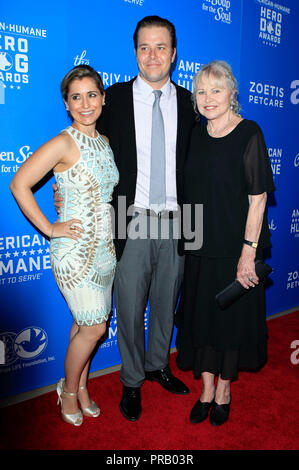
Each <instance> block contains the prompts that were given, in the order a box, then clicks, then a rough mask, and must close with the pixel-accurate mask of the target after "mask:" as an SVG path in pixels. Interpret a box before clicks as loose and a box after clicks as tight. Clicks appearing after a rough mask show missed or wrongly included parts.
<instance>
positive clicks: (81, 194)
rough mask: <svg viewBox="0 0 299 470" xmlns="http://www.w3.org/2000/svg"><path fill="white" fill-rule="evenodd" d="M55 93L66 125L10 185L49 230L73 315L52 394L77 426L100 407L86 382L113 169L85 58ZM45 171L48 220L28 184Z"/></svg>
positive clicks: (100, 296) (105, 292)
mask: <svg viewBox="0 0 299 470" xmlns="http://www.w3.org/2000/svg"><path fill="white" fill-rule="evenodd" d="M61 92H62V96H63V100H64V103H65V106H66V109H67V111H68V113H69V116H70V117H71V119H72V121H73V122H72V125H71V126H70V127H68V128H67V129H65V130H64V131H62V132H61V133H60V134H59V135H57V136H56V137H54V138H53V139H51V140H50V141H48V142H47V143H45V144H44V145H42V146H41V147H40V148H39V149H38V150H36V152H34V153H33V154H32V155H31V157H30V158H29V159H28V160H27V161H26V162H25V163H24V164H23V165H22V166H21V168H20V169H19V171H18V172H17V173H16V175H15V176H14V178H13V180H12V182H11V184H10V188H11V191H12V193H13V195H14V196H15V198H16V200H17V202H18V204H19V206H20V208H21V210H22V211H23V213H24V214H25V216H26V217H27V218H28V219H29V220H30V221H31V223H32V224H33V225H35V226H36V227H37V229H39V230H40V231H42V232H43V233H44V234H45V235H46V236H48V237H50V240H51V241H50V244H51V265H52V270H53V273H54V276H55V279H56V282H57V285H58V287H59V289H60V291H61V293H62V294H63V295H64V297H65V299H66V301H67V304H68V306H69V308H70V310H71V313H72V315H73V318H74V322H73V325H72V328H71V333H70V342H69V346H68V349H67V354H66V358H65V379H61V380H60V381H59V383H58V384H57V393H58V403H61V414H62V418H63V419H64V421H66V422H68V423H70V424H73V425H75V426H80V425H81V424H82V422H83V414H84V415H86V416H90V417H97V416H99V414H100V409H99V408H98V406H97V405H96V404H95V402H94V401H92V400H91V398H90V397H89V393H88V390H87V387H86V385H87V379H88V370H89V365H90V357H91V354H92V352H93V350H94V348H95V346H96V344H97V342H98V341H99V339H100V338H101V337H102V336H103V335H104V333H105V331H106V321H107V319H108V317H109V314H110V312H111V290H112V284H113V279H114V271H115V266H116V258H115V252H114V245H113V241H112V228H111V213H110V204H109V201H110V200H111V197H112V192H113V188H114V186H115V185H116V184H117V182H118V171H117V168H116V166H115V163H114V159H113V154H112V151H111V148H110V146H109V144H108V143H107V142H106V140H105V139H104V138H103V137H102V136H100V135H99V134H98V132H97V131H96V121H97V119H98V118H99V116H100V114H101V112H102V106H103V104H104V99H105V93H104V87H103V83H102V80H101V77H100V76H99V74H98V73H97V72H96V71H95V70H94V69H92V68H91V67H89V66H87V65H80V66H77V67H74V68H73V69H72V70H71V71H70V72H69V73H68V74H67V75H66V76H65V77H64V79H63V80H62V83H61ZM50 170H53V171H54V175H55V178H56V183H57V186H58V188H59V192H60V194H61V195H62V196H63V199H64V203H63V207H62V209H61V211H60V217H59V220H58V221H56V222H55V223H53V224H51V223H50V222H49V221H48V219H47V218H46V217H45V215H44V214H43V213H42V211H41V210H40V208H39V207H38V205H37V203H36V200H35V198H34V196H33V193H32V190H31V188H32V187H33V186H34V185H36V184H37V183H38V182H39V181H40V180H41V179H42V178H43V177H44V176H45V175H46V174H47V173H48V172H49V171H50ZM78 401H79V402H80V406H81V409H80V408H79V406H78Z"/></svg>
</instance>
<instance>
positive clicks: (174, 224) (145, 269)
mask: <svg viewBox="0 0 299 470" xmlns="http://www.w3.org/2000/svg"><path fill="white" fill-rule="evenodd" d="M134 45H135V54H136V59H137V64H138V68H139V74H138V76H137V77H136V78H135V79H133V80H131V81H130V82H126V83H116V84H114V85H112V86H111V87H109V88H108V89H107V90H106V106H105V108H104V110H103V113H102V116H101V118H100V120H99V122H98V125H97V128H98V130H99V132H100V133H101V134H103V135H105V136H107V137H108V139H109V142H110V145H111V147H112V150H113V153H114V158H115V162H116V165H117V167H118V170H119V174H120V179H119V184H118V186H117V187H116V188H115V192H114V195H113V202H112V204H113V206H114V209H115V231H116V233H115V248H116V255H117V260H118V265H117V269H116V275H115V283H114V293H115V303H116V311H117V324H118V346H119V350H120V354H121V358H122V367H121V372H120V377H121V381H122V383H123V395H122V399H121V402H120V410H121V412H122V414H123V415H124V416H125V418H127V419H128V420H130V421H135V420H137V419H138V418H139V417H140V415H141V393H140V389H141V385H142V383H143V382H144V380H145V379H147V380H151V381H157V382H158V383H160V384H161V385H162V386H163V387H164V388H165V389H166V390H168V391H169V392H172V393H177V394H187V393H189V390H188V388H187V387H186V385H185V384H183V382H181V381H180V380H179V379H177V378H176V377H174V376H173V374H172V373H171V371H170V368H169V365H168V362H169V348H170V342H171V337H172V332H173V322H174V312H175V307H176V302H177V298H178V294H179V289H180V286H181V282H182V276H183V264H184V259H183V257H181V256H179V255H178V252H177V243H178V240H177V236H176V235H175V233H177V232H178V226H179V220H180V219H179V210H178V208H179V203H180V197H181V192H182V170H183V164H184V160H185V157H186V152H187V147H188V142H189V138H190V134H191V130H192V128H193V125H194V112H193V108H192V104H191V98H190V92H189V91H187V90H185V89H184V88H181V87H179V86H177V85H176V84H175V83H174V82H172V81H171V80H170V76H169V73H170V68H171V65H172V63H173V62H174V60H175V55H176V33H175V28H174V26H173V25H172V23H170V22H169V21H168V20H165V19H162V18H160V17H158V16H150V17H145V18H143V19H142V20H141V21H139V23H138V24H137V27H136V30H135V33H134ZM161 175H162V177H161V178H160V176H161ZM123 202H125V204H123ZM121 206H122V207H121ZM129 207H130V211H131V216H132V214H133V217H130V216H128V208H129ZM132 208H133V209H132ZM120 211H121V213H120ZM123 216H125V220H126V223H125V224H124V225H125V231H124V230H123V228H124V227H123V226H122V227H120V224H118V221H119V220H123ZM136 218H138V219H137V220H138V224H139V225H138V226H139V227H140V226H144V227H146V228H145V234H143V235H144V236H142V237H139V238H136V236H135V235H136V234H135V235H134V233H133V229H131V231H130V229H129V228H128V230H126V228H127V226H128V227H129V225H127V224H128V223H129V222H130V221H131V227H132V224H133V222H134V223H135V225H134V226H135V228H136ZM152 226H154V227H156V229H157V230H158V233H155V234H154V235H152V232H151V228H150V227H152ZM163 230H166V232H167V231H168V230H169V237H163V236H162V235H161V231H162V232H163ZM124 232H125V233H124ZM148 300H149V304H150V313H149V324H148V347H147V351H146V352H145V344H144V312H145V308H146V305H147V302H148Z"/></svg>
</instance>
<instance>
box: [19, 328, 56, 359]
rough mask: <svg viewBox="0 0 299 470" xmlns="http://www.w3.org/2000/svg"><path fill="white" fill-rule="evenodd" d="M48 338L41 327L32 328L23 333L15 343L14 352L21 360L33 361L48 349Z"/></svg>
mask: <svg viewBox="0 0 299 470" xmlns="http://www.w3.org/2000/svg"><path fill="white" fill-rule="evenodd" d="M47 344H48V337H47V334H46V332H45V331H44V330H43V329H42V328H39V327H30V328H26V329H25V330H23V331H21V332H20V333H19V334H18V335H17V337H16V338H15V341H14V351H15V353H16V355H17V356H18V357H20V358H21V359H32V358H33V357H36V356H38V355H39V354H41V352H42V351H43V350H44V349H45V348H46V346H47Z"/></svg>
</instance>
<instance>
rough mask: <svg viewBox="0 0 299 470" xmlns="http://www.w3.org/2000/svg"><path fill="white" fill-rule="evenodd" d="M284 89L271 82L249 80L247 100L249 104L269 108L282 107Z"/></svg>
mask: <svg viewBox="0 0 299 470" xmlns="http://www.w3.org/2000/svg"><path fill="white" fill-rule="evenodd" d="M284 96H285V91H284V88H283V87H280V86H278V85H273V84H272V83H261V82H256V81H250V82H249V95H248V101H249V103H251V104H257V105H262V106H266V107H269V108H270V107H271V108H283V105H284V100H283V98H284Z"/></svg>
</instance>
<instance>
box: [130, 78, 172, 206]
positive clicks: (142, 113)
mask: <svg viewBox="0 0 299 470" xmlns="http://www.w3.org/2000/svg"><path fill="white" fill-rule="evenodd" d="M161 91H162V95H161V98H160V108H161V112H162V115H163V120H164V133H165V154H166V155H165V156H166V162H165V172H166V207H165V208H164V209H165V210H168V211H174V210H177V188H176V142H177V98H176V88H175V86H174V85H173V84H172V83H171V81H170V79H169V80H168V81H167V83H166V84H165V85H164V86H163V87H162V88H161ZM133 100H134V117H135V134H136V147H137V184H136V194H135V201H134V206H135V207H140V208H144V209H149V208H150V206H149V190H150V171H151V132H152V109H153V103H154V100H155V98H154V93H153V88H152V87H151V86H150V85H149V84H148V83H146V82H145V81H144V80H143V79H142V78H141V77H140V76H139V75H138V77H137V78H136V80H135V81H134V83H133ZM155 209H157V208H155ZM158 209H159V208H158Z"/></svg>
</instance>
